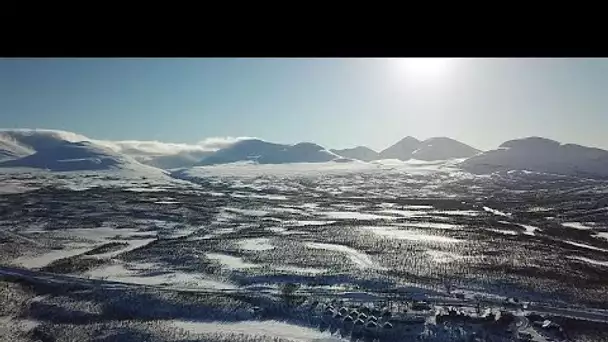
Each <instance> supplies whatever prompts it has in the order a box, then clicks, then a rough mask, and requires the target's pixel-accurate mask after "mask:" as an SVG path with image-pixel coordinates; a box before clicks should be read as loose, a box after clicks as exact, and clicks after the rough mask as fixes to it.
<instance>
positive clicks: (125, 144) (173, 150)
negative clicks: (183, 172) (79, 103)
mask: <svg viewBox="0 0 608 342" xmlns="http://www.w3.org/2000/svg"><path fill="white" fill-rule="evenodd" d="M246 139H251V138H248V137H213V138H207V139H204V140H201V141H199V142H198V143H196V144H182V143H166V142H162V141H141V140H122V141H111V140H94V141H93V142H95V143H98V144H100V145H104V146H106V147H108V148H111V149H113V150H115V151H116V152H120V153H124V154H129V155H138V156H163V155H174V154H187V153H196V152H214V151H217V150H219V149H222V148H225V147H228V146H230V145H232V144H234V143H236V142H238V141H241V140H246Z"/></svg>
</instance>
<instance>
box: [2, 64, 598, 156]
mask: <svg viewBox="0 0 608 342" xmlns="http://www.w3.org/2000/svg"><path fill="white" fill-rule="evenodd" d="M606 89H608V60H607V59H456V60H450V61H447V62H445V63H442V64H440V66H439V64H433V63H430V64H429V63H427V64H425V63H422V64H416V63H413V62H412V63H409V62H408V61H403V60H394V59H0V126H2V127H3V128H49V129H61V130H67V131H72V132H77V133H80V134H84V135H86V136H89V137H91V138H96V139H105V140H160V141H165V142H179V143H195V142H197V141H200V140H202V139H204V138H208V137H225V136H232V137H236V136H255V137H259V138H262V139H265V140H269V141H276V142H283V143H296V142H299V141H312V142H316V143H319V144H321V145H324V146H326V147H330V148H344V147H352V146H355V145H366V146H369V147H372V148H374V149H382V148H385V147H387V146H388V145H390V144H392V143H394V142H396V141H398V140H399V139H401V138H402V137H404V136H407V135H412V136H415V137H418V138H421V139H424V138H429V137H433V136H449V137H452V138H455V139H458V140H460V141H463V142H465V143H468V144H470V145H473V146H475V147H478V148H482V149H491V148H494V147H496V146H497V145H498V144H500V143H502V142H503V141H505V140H508V139H513V138H519V137H525V136H533V135H534V136H544V137H548V138H552V139H556V140H560V141H562V142H574V143H580V144H583V145H589V146H597V147H602V148H608V134H606V128H608V95H607V94H606Z"/></svg>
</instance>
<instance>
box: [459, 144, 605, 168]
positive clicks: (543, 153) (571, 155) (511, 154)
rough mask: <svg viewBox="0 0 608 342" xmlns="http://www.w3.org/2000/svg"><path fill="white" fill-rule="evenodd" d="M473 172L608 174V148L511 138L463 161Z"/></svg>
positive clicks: (462, 165)
mask: <svg viewBox="0 0 608 342" xmlns="http://www.w3.org/2000/svg"><path fill="white" fill-rule="evenodd" d="M460 166H461V167H462V168H464V169H465V170H467V171H470V172H473V173H479V174H483V173H492V172H496V171H509V170H527V171H536V172H545V173H554V174H565V175H574V176H583V177H590V178H598V177H599V178H605V177H608V151H606V150H602V149H599V148H592V147H585V146H581V145H575V144H561V143H559V142H557V141H554V140H550V139H545V138H540V137H529V138H523V139H516V140H509V141H507V142H505V143H503V144H501V145H500V147H499V148H498V149H496V150H491V151H487V152H484V153H481V154H479V155H477V156H474V157H472V158H469V159H467V160H465V161H464V162H463V163H462V164H461V165H460Z"/></svg>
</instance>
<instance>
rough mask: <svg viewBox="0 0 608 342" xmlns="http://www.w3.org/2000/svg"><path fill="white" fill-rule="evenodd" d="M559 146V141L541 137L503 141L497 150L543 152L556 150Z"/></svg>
mask: <svg viewBox="0 0 608 342" xmlns="http://www.w3.org/2000/svg"><path fill="white" fill-rule="evenodd" d="M560 145H561V143H560V142H559V141H555V140H551V139H547V138H542V137H528V138H523V139H513V140H508V141H505V142H504V143H502V144H500V146H499V148H526V149H532V150H543V149H552V148H556V147H559V146H560Z"/></svg>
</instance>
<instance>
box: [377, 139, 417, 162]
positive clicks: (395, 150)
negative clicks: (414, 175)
mask: <svg viewBox="0 0 608 342" xmlns="http://www.w3.org/2000/svg"><path fill="white" fill-rule="evenodd" d="M419 145H420V140H418V139H416V138H414V137H411V136H407V137H405V138H403V139H401V140H399V141H398V142H397V143H395V144H394V145H392V146H390V147H388V148H386V149H384V150H383V151H381V152H380V159H399V160H408V159H411V158H412V152H414V151H415V150H417V149H418V147H419Z"/></svg>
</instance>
